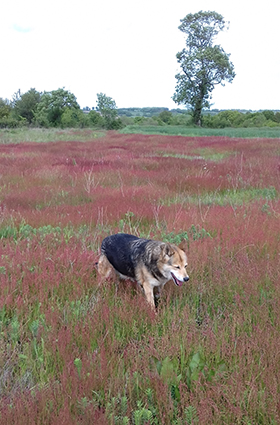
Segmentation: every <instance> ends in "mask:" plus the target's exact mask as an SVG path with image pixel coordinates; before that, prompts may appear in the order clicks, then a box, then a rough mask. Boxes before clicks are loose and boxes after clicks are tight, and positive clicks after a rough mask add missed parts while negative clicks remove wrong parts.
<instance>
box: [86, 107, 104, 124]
mask: <svg viewBox="0 0 280 425" xmlns="http://www.w3.org/2000/svg"><path fill="white" fill-rule="evenodd" d="M87 121H88V125H89V126H90V127H99V128H102V127H104V126H105V122H104V118H103V117H102V116H101V114H100V113H99V112H97V111H93V110H92V111H90V112H89V113H88V114H87Z"/></svg>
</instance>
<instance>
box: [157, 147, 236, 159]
mask: <svg viewBox="0 0 280 425" xmlns="http://www.w3.org/2000/svg"><path fill="white" fill-rule="evenodd" d="M196 152H197V155H184V154H179V153H162V152H160V153H162V156H163V157H164V158H168V157H172V158H182V159H189V160H191V161H192V160H194V159H204V160H209V161H214V162H219V161H221V160H222V159H224V158H227V157H229V156H230V155H233V154H234V152H215V151H214V150H212V149H197V151H196Z"/></svg>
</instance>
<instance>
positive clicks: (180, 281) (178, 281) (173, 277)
mask: <svg viewBox="0 0 280 425" xmlns="http://www.w3.org/2000/svg"><path fill="white" fill-rule="evenodd" d="M171 276H172V279H173V281H174V283H175V285H177V286H182V285H183V283H184V282H188V280H189V279H190V278H189V276H186V277H184V279H183V280H179V279H177V277H176V276H175V275H174V274H173V273H172V272H171Z"/></svg>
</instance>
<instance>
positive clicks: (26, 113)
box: [13, 89, 41, 124]
mask: <svg viewBox="0 0 280 425" xmlns="http://www.w3.org/2000/svg"><path fill="white" fill-rule="evenodd" d="M40 99H41V93H39V92H38V91H37V90H35V89H30V90H29V91H28V92H26V93H24V94H21V92H20V90H18V92H17V93H15V95H14V99H13V107H14V108H13V109H14V114H15V116H16V118H18V119H19V118H25V119H26V120H27V122H28V123H29V124H31V123H32V121H33V118H34V113H35V110H36V107H37V105H38V103H39V102H40Z"/></svg>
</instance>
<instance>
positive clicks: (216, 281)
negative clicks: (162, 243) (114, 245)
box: [0, 126, 280, 425]
mask: <svg viewBox="0 0 280 425" xmlns="http://www.w3.org/2000/svg"><path fill="white" fill-rule="evenodd" d="M166 128H170V126H166ZM268 130H273V129H269V128H268ZM33 132H34V133H33V134H34V136H32V133H31V130H30V129H24V130H22V140H23V139H24V138H25V139H28V138H29V140H30V141H34V140H35V139H36V138H37V139H36V140H37V141H40V142H41V143H37V144H35V143H30V142H21V143H13V144H7V142H15V141H17V142H19V141H20V136H19V130H17V129H16V130H9V131H6V130H2V132H1V140H2V136H3V135H5V134H6V135H9V137H10V138H12V137H13V136H14V137H15V139H14V140H13V141H12V139H6V143H3V144H0V175H1V190H0V239H1V244H0V281H1V284H0V366H1V367H0V422H1V423H3V424H6V425H10V424H13V425H21V424H23V423H30V424H33V423H34V424H35V423H36V424H39V423H42V424H52V425H57V424H62V423H67V424H69V425H72V424H73V425H74V424H77V423H81V424H93V423H94V424H97V425H103V424H104V425H105V424H106V425H107V424H108V425H109V424H110V425H112V424H114V425H119V424H131V425H134V424H158V425H161V424H171V425H179V424H202V425H204V424H205V425H208V424H210V423H211V424H217V425H220V424H221V425H222V424H235V423H240V424H244V425H245V424H246V425H249V424H263V425H264V424H277V423H279V422H280V408H279V397H278V394H279V390H280V370H279V365H280V354H279V353H280V352H279V332H280V320H279V308H280V289H279V280H280V264H279V214H280V180H279V178H277V175H279V160H278V159H279V140H274V139H260V138H259V139H254V140H251V139H241V138H233V139H228V138H226V137H210V136H209V137H207V138H205V137H201V138H200V137H195V138H188V137H178V136H162V135H140V134H138V135H133V136H131V135H130V134H119V133H117V132H108V133H107V134H105V133H104V132H102V133H101V134H102V136H103V137H102V138H99V137H98V136H99V134H100V133H98V132H94V131H91V130H71V131H67V130H57V129H50V130H46V129H35V130H33ZM48 133H50V134H49V136H48ZM35 136H36V137H35ZM91 137H92V139H91ZM58 139H59V140H58ZM47 140H50V141H52V142H51V143H47ZM56 140H57V141H56ZM77 140H81V141H83V143H81V142H79V141H77ZM118 231H124V232H128V233H134V234H136V235H139V236H143V237H151V238H155V239H161V240H166V241H170V242H173V243H180V242H181V241H182V240H185V241H186V250H187V254H188V257H189V274H190V277H191V279H190V282H189V283H188V284H187V285H185V286H184V287H182V288H180V289H178V288H176V287H175V285H173V284H172V283H168V284H167V285H166V287H165V289H164V292H163V297H162V299H161V302H160V304H159V307H158V313H157V315H155V314H154V312H153V311H151V309H150V307H149V306H148V305H147V303H146V301H145V298H144V297H143V295H142V293H141V291H139V290H138V289H137V288H136V287H135V286H134V284H133V283H132V282H129V281H127V282H123V283H121V284H119V285H118V287H116V285H115V282H114V281H113V280H112V281H109V280H108V281H107V282H104V281H103V282H100V281H99V278H98V275H97V271H96V269H95V262H96V261H97V259H98V254H99V248H100V243H101V240H102V239H103V237H104V236H106V235H108V234H111V233H114V232H118Z"/></svg>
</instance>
